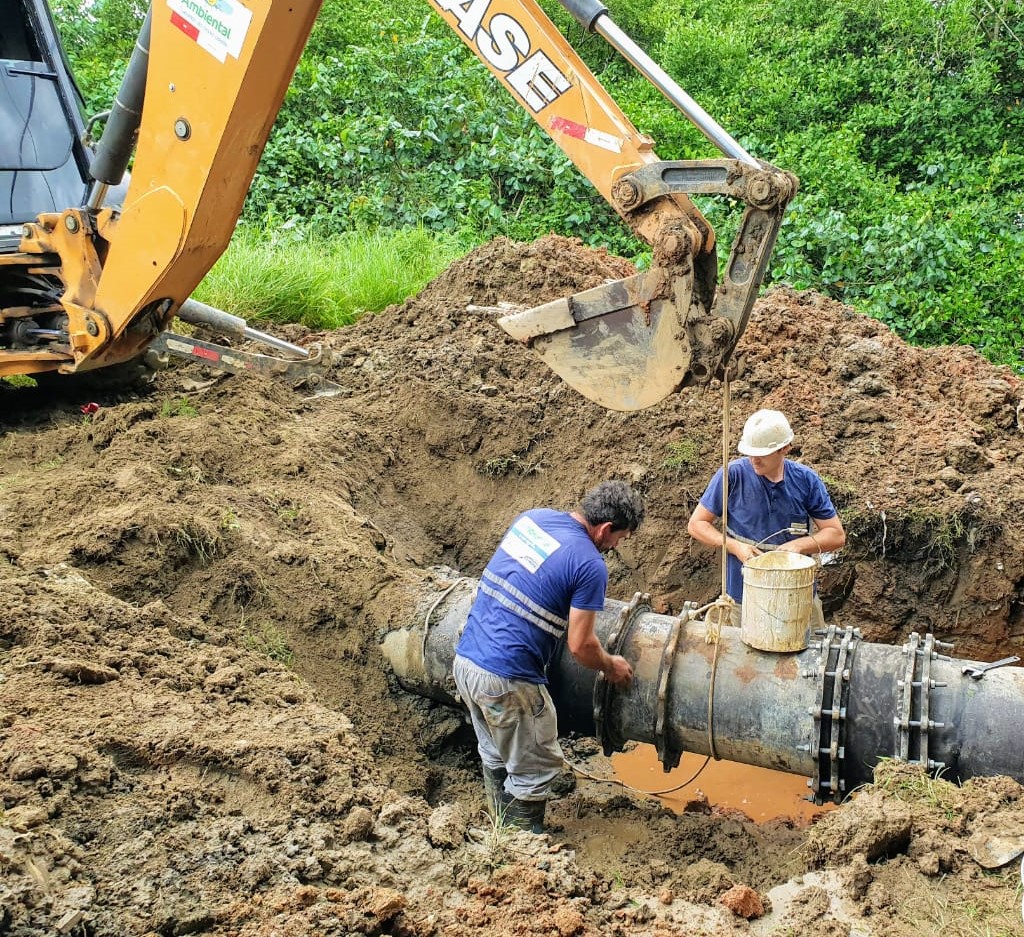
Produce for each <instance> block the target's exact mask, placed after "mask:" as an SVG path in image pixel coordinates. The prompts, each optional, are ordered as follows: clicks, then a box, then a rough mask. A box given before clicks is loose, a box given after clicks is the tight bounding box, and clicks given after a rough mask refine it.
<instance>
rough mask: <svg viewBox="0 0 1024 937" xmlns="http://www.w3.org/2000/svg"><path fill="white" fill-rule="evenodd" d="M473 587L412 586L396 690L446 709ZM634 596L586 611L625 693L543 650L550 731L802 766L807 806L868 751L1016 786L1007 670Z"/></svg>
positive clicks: (857, 768) (1015, 691)
mask: <svg viewBox="0 0 1024 937" xmlns="http://www.w3.org/2000/svg"><path fill="white" fill-rule="evenodd" d="M475 588H476V580H473V579H460V580H457V581H456V582H455V583H454V584H453V585H451V586H449V587H448V588H447V589H446V590H445V591H443V592H441V593H428V594H425V595H423V596H421V597H420V603H419V604H420V608H419V609H418V611H417V613H416V618H417V622H416V623H415V624H413V625H412V626H411V627H410V628H408V629H406V630H402V631H396V632H392V633H391V634H389V635H388V636H387V637H386V638H385V641H384V645H383V650H384V654H385V656H386V657H387V658H388V660H389V661H390V663H391V665H392V667H393V668H394V670H395V673H396V675H397V677H398V680H399V682H400V684H401V685H402V686H403V687H404V688H405V689H406V690H409V691H411V692H414V693H418V694H419V695H421V696H427V697H430V698H433V699H436V700H439V701H442V702H446V703H449V704H453V705H457V704H458V697H457V691H456V688H455V684H454V681H453V680H452V676H451V670H452V663H453V661H454V658H455V646H456V644H457V643H458V638H459V635H460V634H461V631H462V628H463V626H464V624H465V621H466V617H467V615H468V613H469V608H470V605H471V604H472V600H473V594H474V591H475ZM647 599H648V597H647V596H645V595H642V594H640V593H637V595H635V596H634V597H633V600H632V601H630V602H628V603H624V602H618V601H615V600H608V601H607V602H606V604H605V608H604V611H603V612H601V613H600V614H599V615H598V618H597V629H596V630H597V634H598V636H599V637H600V639H601V641H602V643H603V644H604V645H605V646H606V647H607V648H608V649H609V650H610V651H612V652H614V653H619V654H622V655H623V656H624V657H625V658H626V659H627V660H628V661H629V662H630V664H632V666H633V671H634V679H633V682H632V684H631V686H630V687H629V688H628V689H626V690H619V689H617V688H614V687H612V686H610V685H609V684H607V683H606V681H605V680H604V678H603V677H602V676H601V675H600V674H598V673H597V672H595V671H593V670H589V669H587V668H584V667H581V666H580V665H579V664H577V663H576V661H575V660H574V659H573V658H572V655H571V654H570V653H569V652H568V650H567V649H566V648H565V647H564V645H563V647H562V648H561V649H560V651H559V653H558V654H557V655H556V658H555V660H554V662H553V663H552V667H551V673H550V678H551V686H550V689H551V694H552V697H553V699H554V701H555V705H556V707H557V709H558V717H559V730H560V732H561V733H563V734H564V733H568V732H576V733H579V734H582V735H590V736H596V737H597V738H598V739H600V740H601V742H602V744H603V745H604V749H605V753H606V754H611V753H612V752H613V751H617V750H621V748H622V746H623V745H624V744H625V743H626V742H627V741H631V740H632V741H636V742H646V743H649V744H651V745H654V746H655V747H656V749H657V751H658V755H659V758H660V759H661V761H662V764H663V765H664V767H665V770H666V771H669V770H671V769H672V768H674V767H675V766H676V765H677V764H678V763H679V758H680V756H681V754H682V753H683V752H684V751H686V752H695V753H697V754H702V755H712V756H714V757H716V758H722V759H726V760H729V761H737V762H741V763H743V764H750V765H758V766H761V767H765V768H771V769H774V770H778V771H785V772H788V773H790V774H799V775H803V776H805V777H807V778H808V779H809V780H808V786H809V787H810V788H811V796H812V797H813V798H814V799H815V800H816V801H818V802H823V801H826V800H832V801H835V802H839V801H841V800H842V799H843V798H844V797H845V796H846V795H847V794H848V793H849V792H850V791H852V790H853V789H854V788H856V787H858V786H859V785H861V784H863V783H865V782H868V781H870V780H871V779H872V777H873V774H874V767H875V765H876V764H878V762H879V760H880V759H882V758H894V759H896V760H900V761H906V762H910V763H916V764H923V765H926V766H927V767H928V769H929V770H930V771H932V772H941V773H942V776H943V777H945V778H947V779H949V780H952V781H963V780H965V779H967V778H969V777H974V776H980V775H1008V776H1009V777H1012V778H1014V779H1015V780H1017V781H1018V782H1020V783H1024V745H1022V744H1021V742H1020V726H1021V725H1024V669H1022V668H1019V667H1001V668H996V669H988V670H985V669H984V668H985V665H984V664H980V663H978V662H976V661H967V660H957V659H955V658H953V657H951V656H950V655H949V654H948V653H947V652H948V651H949V650H951V647H950V646H949V645H945V644H942V643H940V642H938V641H936V640H935V639H934V638H933V636H931V635H927V636H925V637H923V638H922V637H921V636H919V635H917V634H912V635H911V636H910V638H909V639H908V641H907V643H906V644H904V645H903V646H890V645H881V644H869V643H867V642H864V641H862V640H861V638H860V634H859V632H858V631H857V630H856V629H853V628H845V629H841V628H839V627H837V626H834V625H833V626H832V627H830V628H828V629H827V631H825V632H823V633H820V634H816V635H815V636H814V637H813V638H812V640H811V643H810V645H809V646H808V647H807V649H806V650H803V651H800V652H797V653H771V652H765V651H759V650H756V649H754V648H751V647H748V646H747V645H745V644H744V643H743V642H742V641H741V639H740V629H738V628H733V627H729V626H721V627H715V626H712V625H711V624H710V623H709V622H708V621H706V620H705V619H704V618H703V617H702V616H701V612H700V610H698V609H697V608H696V606H694V605H693V604H689V605H688V606H687V607H686V608H685V609H684V611H683V614H682V615H680V616H677V617H673V616H669V615H659V614H656V613H655V612H653V611H652V610H651V608H650V606H649V605H648V604H647ZM979 674H980V675H979Z"/></svg>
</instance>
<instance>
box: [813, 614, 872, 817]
mask: <svg viewBox="0 0 1024 937" xmlns="http://www.w3.org/2000/svg"><path fill="white" fill-rule="evenodd" d="M816 633H817V634H818V635H820V636H821V637H822V641H821V643H820V644H819V645H818V647H819V650H820V658H819V663H818V689H819V697H818V698H819V701H820V702H819V704H818V706H817V708H815V709H811V710H810V715H811V716H812V717H813V721H814V725H813V728H812V732H811V743H810V746H809V749H810V751H811V753H812V754H813V756H814V774H813V776H812V777H811V779H810V780H808V782H807V786H808V787H810V788H811V791H812V794H811V798H812V799H813V800H814V802H815V803H816V804H823V803H825V801H826V800H831V801H833V802H834V803H839V802H840V801H841V800H842V799H843V797H844V796H845V795H846V782H845V780H844V778H843V759H844V758H845V757H846V708H847V703H848V701H849V696H850V673H851V668H852V665H853V655H854V652H855V651H856V649H857V642H858V641H860V638H861V635H860V632H859V631H858V630H857V629H856V628H846V629H844V630H843V631H842V632H841V633H840V632H839V630H838V629H837V628H836V626H835V625H830V626H829V627H828V629H827V630H825V631H823V632H816ZM837 639H838V640H837Z"/></svg>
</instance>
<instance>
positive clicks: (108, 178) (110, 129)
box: [0, 0, 796, 410]
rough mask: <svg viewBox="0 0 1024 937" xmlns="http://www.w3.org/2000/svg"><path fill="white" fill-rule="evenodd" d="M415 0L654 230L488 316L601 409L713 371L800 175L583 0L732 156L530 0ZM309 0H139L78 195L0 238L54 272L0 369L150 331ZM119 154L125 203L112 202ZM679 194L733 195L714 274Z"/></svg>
mask: <svg viewBox="0 0 1024 937" xmlns="http://www.w3.org/2000/svg"><path fill="white" fill-rule="evenodd" d="M3 2H8V3H9V2H10V0H3ZM21 2H23V3H33V4H39V3H40V2H41V0H21ZM428 2H429V3H430V5H431V6H432V7H434V9H435V10H436V11H437V12H438V13H439V14H440V15H441V16H442V17H443V18H444V19H445V21H446V22H448V24H449V25H450V26H451V27H452V29H453V30H454V31H455V32H456V33H457V34H458V35H459V36H460V37H461V38H462V39H463V41H464V42H465V43H466V44H467V45H468V46H469V48H470V49H472V50H473V52H474V53H475V54H476V55H477V57H478V58H479V59H480V60H481V61H482V62H483V63H484V64H485V65H486V66H487V67H488V68H489V69H490V70H491V71H492V72H493V73H494V75H495V76H496V78H497V79H498V80H499V81H500V82H501V83H502V84H503V85H504V86H505V87H506V88H507V89H508V91H509V92H510V93H511V94H512V95H513V96H514V97H515V98H516V100H517V101H518V102H519V103H520V104H521V105H522V106H523V107H524V108H525V109H526V110H527V111H528V112H529V113H530V114H531V115H532V116H533V118H534V119H535V120H536V121H537V123H538V124H539V125H540V126H541V127H542V128H543V129H544V131H545V132H546V133H547V134H548V135H549V136H550V137H551V138H552V139H553V140H554V141H555V142H556V143H557V144H558V145H559V146H560V147H561V148H562V149H563V150H564V151H565V153H566V154H567V155H568V156H569V158H570V159H571V160H572V161H573V162H574V163H575V164H576V166H577V167H578V168H579V169H580V171H581V172H582V173H583V174H584V175H585V176H586V177H587V179H589V180H590V181H591V182H592V183H593V185H594V186H595V187H596V188H597V189H598V191H599V192H600V193H601V194H602V196H603V197H604V198H605V199H607V200H608V202H609V203H610V204H611V205H612V206H613V207H614V208H615V210H616V211H617V212H618V213H619V214H620V216H621V217H622V218H623V220H624V221H625V223H626V224H627V225H629V227H630V228H631V229H632V230H633V231H634V232H635V233H636V235H637V237H638V238H640V239H641V240H643V241H645V242H646V243H647V244H649V245H651V248H652V253H653V263H652V266H651V268H650V269H649V270H647V271H645V272H644V273H641V274H638V275H637V276H635V277H631V278H629V279H626V280H622V281H618V282H615V283H610V284H607V285H605V286H601V287H598V288H596V289H593V290H588V291H586V292H584V293H580V294H577V295H575V296H572V297H568V298H566V299H564V300H559V301H557V302H555V303H551V304H547V305H545V306H542V307H539V308H537V309H533V310H525V311H523V312H521V313H517V314H515V315H510V316H506V317H505V319H503V320H501V325H502V326H503V327H504V328H505V330H506V331H507V332H508V333H509V334H511V335H513V336H514V337H516V338H519V339H521V340H523V341H525V342H528V343H529V344H531V345H532V347H533V348H535V349H536V350H537V352H538V353H539V354H540V355H541V357H542V358H543V359H544V360H545V361H546V362H547V363H548V364H549V365H550V366H551V367H552V368H553V369H554V370H555V371H556V372H557V373H558V374H559V375H560V376H562V377H563V378H564V379H565V380H566V381H567V382H568V383H569V384H570V385H572V386H573V387H575V388H576V389H577V390H578V391H580V392H581V393H582V394H583V395H584V396H587V397H589V398H590V399H592V400H595V401H597V402H598V403H600V404H602V405H604V406H606V407H609V408H612V409H620V410H634V409H639V408H641V407H645V406H649V405H651V404H653V403H656V402H657V401H659V400H661V399H663V398H664V397H665V396H667V395H668V394H670V393H672V392H673V391H675V390H677V389H678V388H679V387H681V386H683V385H684V384H686V383H692V382H707V381H710V380H711V379H713V378H714V377H715V376H721V375H722V374H724V372H725V369H726V368H727V367H728V365H729V362H730V357H731V354H732V351H733V349H734V348H735V346H736V343H737V341H738V340H739V337H740V335H741V334H742V332H743V329H744V327H745V325H746V321H747V317H748V316H749V312H750V309H751V307H752V305H753V301H754V298H755V297H756V294H757V290H758V289H759V287H760V283H761V280H762V277H763V274H764V270H765V267H766V264H767V260H768V256H769V254H770V251H771V248H772V245H773V244H774V240H775V235H776V233H777V231H778V227H779V224H780V223H781V218H782V213H783V211H784V209H785V206H786V204H787V203H788V202H789V200H790V199H791V198H792V196H793V195H794V194H795V191H796V180H795V177H793V176H791V175H790V174H788V173H783V172H779V171H778V170H775V169H774V168H772V167H770V166H767V165H766V164H762V163H758V162H757V161H756V160H754V159H753V158H752V157H750V156H749V155H748V154H746V153H745V152H744V151H743V150H742V148H741V147H740V146H739V145H738V144H737V143H735V141H733V140H732V139H731V138H730V137H729V136H728V135H727V134H726V133H725V132H724V131H723V130H722V129H721V128H719V127H718V126H717V125H716V124H714V122H713V121H712V120H711V118H710V117H708V116H707V115H706V114H705V113H704V112H703V111H701V110H700V108H699V107H698V106H697V105H696V104H695V103H694V102H693V101H692V100H691V99H689V97H688V96H687V95H686V94H685V92H683V91H682V90H681V89H679V88H678V86H676V85H675V84H674V83H673V82H672V80H671V79H670V78H668V76H666V75H665V74H664V73H663V72H661V71H660V69H658V68H657V66H656V65H654V64H653V63H652V62H650V60H649V59H647V58H646V56H644V54H643V53H642V52H641V51H640V50H639V49H637V48H636V47H635V46H634V45H633V44H632V43H631V41H630V40H629V39H628V38H627V37H625V36H624V35H623V34H622V33H621V32H620V31H619V30H618V29H617V27H615V25H614V23H612V21H611V20H610V18H609V17H608V14H607V11H606V10H605V8H604V6H603V5H601V4H600V3H598V2H595V0H560V2H562V4H563V6H565V7H566V8H567V9H568V10H569V11H570V12H571V13H572V14H573V15H574V16H575V17H576V18H577V20H578V21H579V22H581V23H582V24H583V25H584V27H585V28H587V29H588V30H591V31H593V32H597V33H599V34H601V35H602V36H604V38H605V39H606V40H607V41H609V42H610V43H612V45H614V46H615V47H616V48H617V49H619V51H620V52H622V54H623V55H625V56H626V57H627V58H628V59H629V60H630V61H631V62H632V63H633V64H634V65H635V66H636V67H638V68H639V69H640V70H641V71H642V72H643V73H644V74H646V75H647V77H648V78H649V79H650V80H652V81H653V82H654V83H655V84H656V85H657V86H658V87H659V89H660V90H661V91H662V92H663V93H665V94H666V96H667V97H669V99H670V100H672V101H673V103H674V104H676V106H677V107H679V108H680V110H681V111H682V112H683V113H684V114H686V116H687V117H688V118H689V119H691V120H693V121H694V123H696V124H697V126H699V127H700V128H701V129H702V130H703V131H704V133H705V134H706V135H707V136H708V137H709V139H711V140H712V141H713V142H715V144H716V145H717V146H719V148H720V149H721V150H722V151H723V153H724V154H725V156H726V157H727V158H725V159H722V160H712V161H700V162H676V163H666V162H663V161H661V160H660V159H659V158H658V157H657V155H656V154H655V153H654V150H653V146H652V141H651V140H650V139H649V138H648V137H646V136H644V135H643V134H641V133H639V132H638V131H637V130H636V129H635V128H634V127H633V126H632V124H631V123H630V122H629V120H628V119H627V118H626V117H625V115H624V114H623V113H622V112H621V110H620V109H619V108H618V106H617V105H616V104H615V102H614V100H613V99H612V98H611V97H610V96H609V94H608V93H607V91H606V90H605V89H604V88H603V87H602V86H601V84H600V83H599V82H598V81H597V80H596V78H594V76H593V75H592V74H591V72H590V71H589V69H588V68H587V67H586V66H585V65H584V63H583V62H582V61H581V60H580V58H579V57H578V55H577V54H576V52H575V51H574V50H573V49H572V47H571V46H570V45H569V43H568V42H567V41H566V40H565V39H564V38H563V37H562V35H561V34H560V33H559V32H558V30H557V29H556V28H555V27H554V25H553V24H552V23H551V21H550V20H549V19H548V18H547V16H546V15H545V14H544V12H543V11H542V10H541V9H540V7H539V6H537V5H536V3H535V2H534V0H461V2H459V0H428ZM319 6H320V4H319V3H318V2H316V0H312V2H305V3H291V2H285V0H154V3H153V5H152V7H151V10H150V12H149V15H148V16H147V20H146V24H145V26H144V27H143V30H142V33H141V35H140V39H139V43H138V45H137V47H136V50H135V53H134V55H133V56H132V60H131V62H130V64H129V67H128V70H127V73H126V76H125V79H124V82H123V83H122V87H121V91H120V93H119V95H118V99H117V102H116V103H115V106H114V108H113V109H112V111H111V113H110V116H109V118H108V121H107V126H106V129H105V131H104V135H103V139H102V140H101V141H100V146H99V148H98V151H97V153H96V156H95V158H93V159H92V160H91V164H90V166H89V176H90V177H91V180H92V181H91V187H90V190H89V195H88V198H87V199H85V200H83V203H82V204H80V205H73V206H69V207H67V208H65V209H64V210H62V211H48V212H43V213H41V214H40V215H39V216H38V217H37V218H35V219H34V220H32V221H29V222H27V223H26V224H25V225H24V228H23V231H22V237H21V240H20V244H19V250H18V251H17V252H16V253H15V254H12V255H8V256H7V257H2V256H0V274H2V271H3V269H4V266H5V265H6V266H7V267H8V268H9V269H10V268H17V269H19V270H22V271H23V272H24V273H25V274H27V273H28V271H32V273H31V275H32V276H41V275H45V276H46V278H47V282H50V283H52V282H55V281H58V280H59V281H60V283H61V284H62V287H63V289H62V290H61V291H60V292H59V295H57V294H54V295H51V296H49V297H48V302H49V311H50V317H49V318H48V319H46V320H45V322H44V323H43V324H44V325H46V326H51V325H52V326H53V327H52V328H47V327H39V325H40V322H39V321H38V320H40V319H41V318H43V317H41V316H31V315H30V313H31V309H29V307H28V306H19V307H17V308H14V307H10V308H7V309H3V308H0V316H3V317H4V319H3V320H0V335H2V334H4V331H5V330H6V331H11V325H12V323H13V324H14V325H17V324H19V323H18V322H17V321H15V320H17V319H19V318H20V319H21V320H22V321H21V323H20V324H21V325H25V322H26V321H30V322H31V324H32V325H33V326H35V328H34V329H29V328H22V329H21V331H20V332H19V333H18V334H19V335H20V336H21V338H22V340H21V342H20V345H19V343H14V342H8V343H7V344H6V347H4V345H3V343H2V342H0V375H2V374H10V373H33V372H38V371H44V370H60V371H62V372H67V373H70V372H74V371H84V370H90V369H95V368H101V367H105V366H108V365H112V364H116V363H119V362H123V361H127V360H131V359H132V358H135V357H137V356H139V355H140V354H142V353H144V352H145V351H146V350H147V349H149V348H150V346H152V345H153V344H154V342H156V340H157V338H158V337H159V336H161V334H162V333H163V330H164V329H166V328H167V326H168V325H169V323H170V322H171V320H172V319H173V318H174V316H175V314H176V313H177V312H178V310H179V309H180V308H181V307H182V304H184V303H185V302H186V300H187V299H188V297H189V295H190V294H191V292H192V290H193V289H194V288H195V286H196V285H197V284H198V283H199V281H200V280H201V279H202V278H203V277H204V276H205V275H206V273H207V271H208V270H209V269H210V267H212V265H213V264H214V262H215V261H216V260H217V258H218V257H219V256H220V255H221V253H222V252H223V251H224V249H225V248H226V247H227V244H228V242H229V240H230V237H231V234H232V232H233V230H234V227H235V223H236V221H237V218H238V216H239V214H240V212H241V209H242V204H243V202H244V199H245V196H246V193H247V192H248V189H249V186H250V184H251V181H252V177H253V175H254V173H255V171H256V167H257V165H258V162H259V158H260V156H261V154H262V152H263V147H264V145H265V143H266V140H267V138H268V136H269V134H270V130H271V128H272V126H273V123H274V120H275V118H276V115H277V112H278V109H279V108H280V106H281V102H282V100H283V98H284V94H285V92H286V90H287V87H288V83H289V81H290V79H291V76H292V74H293V72H294V69H295V67H296V64H297V62H298V59H299V56H300V55H301V53H302V50H303V48H304V46H305V43H306V40H307V38H308V35H309V32H310V30H311V29H312V27H313V24H314V22H315V19H316V15H317V13H318V12H319ZM133 154H134V163H133V167H132V174H131V180H130V184H129V186H128V190H127V194H126V195H125V197H124V200H123V204H122V205H121V206H120V207H116V206H113V205H110V204H108V193H109V191H110V189H111V188H112V187H116V186H117V185H119V184H120V182H121V179H122V176H123V174H124V170H125V168H126V167H127V164H128V162H129V159H130V158H131V157H132V155H133ZM692 194H711V195H715V194H717V195H724V196H727V197H729V198H732V199H736V200H738V201H740V202H741V203H743V204H744V206H745V211H744V217H743V220H742V222H741V225H740V232H739V236H738V238H737V241H736V244H735V245H734V247H733V250H732V253H731V254H730V257H729V260H728V262H727V264H726V276H725V281H724V283H723V284H722V285H721V286H720V287H718V288H717V289H716V284H717V279H718V275H717V260H716V254H715V236H714V232H713V230H712V229H711V227H710V225H709V224H708V223H707V222H706V221H705V219H704V218H703V216H702V215H701V214H700V212H699V211H698V210H697V208H696V207H695V206H694V204H693V203H692V202H691V200H690V198H689V196H690V195H692ZM26 310H28V312H26ZM214 318H216V317H214ZM211 324H215V323H213V322H211ZM30 334H31V335H33V336H35V337H36V339H37V340H36V342H35V343H33V342H31V341H27V337H28V336H29V335H30ZM44 342H45V344H43V343H44ZM164 344H165V345H166V342H164Z"/></svg>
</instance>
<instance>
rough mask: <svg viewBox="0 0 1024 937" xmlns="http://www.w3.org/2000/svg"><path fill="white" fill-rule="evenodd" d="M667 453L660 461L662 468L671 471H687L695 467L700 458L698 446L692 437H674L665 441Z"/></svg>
mask: <svg viewBox="0 0 1024 937" xmlns="http://www.w3.org/2000/svg"><path fill="white" fill-rule="evenodd" d="M665 451H666V452H667V453H668V454H667V455H666V456H665V458H664V459H663V460H662V462H661V467H662V468H663V469H668V470H669V471H671V472H675V473H677V474H678V473H679V472H688V471H691V470H692V469H694V468H696V467H697V461H698V459H699V458H700V447H699V446H698V445H697V443H696V442H694V441H693V440H692V439H675V440H673V441H672V442H670V443H666V445H665Z"/></svg>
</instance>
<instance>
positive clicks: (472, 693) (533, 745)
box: [452, 655, 563, 800]
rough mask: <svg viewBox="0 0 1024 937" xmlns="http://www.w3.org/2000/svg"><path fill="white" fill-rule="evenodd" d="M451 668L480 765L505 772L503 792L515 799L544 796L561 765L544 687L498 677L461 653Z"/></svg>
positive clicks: (552, 711) (555, 727)
mask: <svg viewBox="0 0 1024 937" xmlns="http://www.w3.org/2000/svg"><path fill="white" fill-rule="evenodd" d="M452 672H453V676H454V677H455V685H456V686H457V687H458V688H459V696H461V697H462V702H463V703H465V705H466V707H467V708H468V709H469V716H470V718H471V719H472V720H473V729H474V731H475V732H476V740H477V750H478V751H479V752H480V758H481V760H482V761H483V763H484V765H485V766H486V767H488V768H505V770H507V771H508V777H507V778H506V780H505V790H506V791H507V792H508V793H509V794H511V795H512V796H513V797H515V798H517V799H519V800H546V799H547V797H548V794H549V793H550V792H551V784H552V782H553V781H554V780H555V778H556V777H558V774H559V772H560V771H561V770H562V763H563V755H562V748H561V746H560V745H559V744H558V719H557V716H556V714H555V707H554V704H553V703H552V702H551V695H550V694H549V693H548V690H547V687H545V686H543V685H542V684H537V683H527V682H526V681H525V680H509V679H508V678H507V677H499V676H498V675H497V674H493V673H491V672H490V671H489V670H484V669H483V668H482V667H478V666H477V665H476V664H474V663H473V662H472V661H471V660H467V659H466V658H465V657H460V656H459V655H456V656H455V664H454V666H453V668H452Z"/></svg>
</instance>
